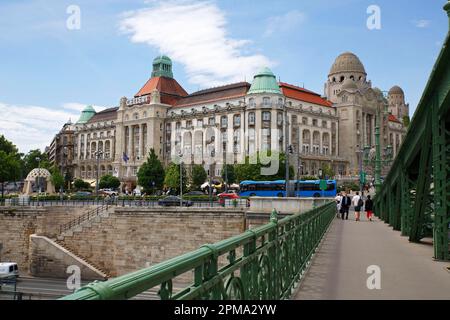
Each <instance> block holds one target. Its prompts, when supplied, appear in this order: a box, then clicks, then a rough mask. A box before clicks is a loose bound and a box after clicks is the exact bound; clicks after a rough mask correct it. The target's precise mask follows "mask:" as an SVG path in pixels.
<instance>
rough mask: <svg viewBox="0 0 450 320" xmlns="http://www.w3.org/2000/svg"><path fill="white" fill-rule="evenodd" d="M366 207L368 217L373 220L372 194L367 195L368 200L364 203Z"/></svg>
mask: <svg viewBox="0 0 450 320" xmlns="http://www.w3.org/2000/svg"><path fill="white" fill-rule="evenodd" d="M364 209H365V210H366V215H367V219H369V221H372V215H373V201H372V199H371V198H370V195H369V196H367V200H366V202H365V204H364Z"/></svg>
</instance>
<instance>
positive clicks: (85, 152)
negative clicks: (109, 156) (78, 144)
mask: <svg viewBox="0 0 450 320" xmlns="http://www.w3.org/2000/svg"><path fill="white" fill-rule="evenodd" d="M83 139H84V156H83V158H84V159H85V160H86V159H87V134H84V138H83Z"/></svg>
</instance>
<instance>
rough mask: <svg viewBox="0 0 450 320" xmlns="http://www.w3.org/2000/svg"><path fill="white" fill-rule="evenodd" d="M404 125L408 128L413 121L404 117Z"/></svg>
mask: <svg viewBox="0 0 450 320" xmlns="http://www.w3.org/2000/svg"><path fill="white" fill-rule="evenodd" d="M402 120H403V125H404V126H405V127H406V128H408V127H409V124H410V123H411V119H410V118H409V116H403V119H402Z"/></svg>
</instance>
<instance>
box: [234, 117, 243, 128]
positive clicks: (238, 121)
mask: <svg viewBox="0 0 450 320" xmlns="http://www.w3.org/2000/svg"><path fill="white" fill-rule="evenodd" d="M233 125H234V126H235V127H240V126H241V115H240V114H235V115H234V116H233Z"/></svg>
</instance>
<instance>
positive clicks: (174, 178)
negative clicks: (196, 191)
mask: <svg viewBox="0 0 450 320" xmlns="http://www.w3.org/2000/svg"><path fill="white" fill-rule="evenodd" d="M182 175H183V190H186V183H187V179H186V168H185V166H183V170H182ZM164 184H165V186H166V187H168V188H170V189H173V190H176V191H177V192H178V193H179V192H180V165H179V164H175V163H171V164H169V166H168V167H167V170H166V176H165V178H164Z"/></svg>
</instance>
